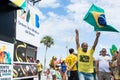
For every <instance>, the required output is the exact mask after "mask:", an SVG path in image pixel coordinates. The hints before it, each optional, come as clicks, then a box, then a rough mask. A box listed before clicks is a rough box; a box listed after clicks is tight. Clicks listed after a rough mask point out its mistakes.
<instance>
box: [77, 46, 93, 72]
mask: <svg viewBox="0 0 120 80" xmlns="http://www.w3.org/2000/svg"><path fill="white" fill-rule="evenodd" d="M93 53H94V50H93V49H90V50H88V51H87V52H83V51H82V48H80V47H79V48H78V71H79V72H85V73H93V72H94V69H93Z"/></svg>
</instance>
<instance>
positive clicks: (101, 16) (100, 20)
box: [84, 4, 118, 32]
mask: <svg viewBox="0 0 120 80" xmlns="http://www.w3.org/2000/svg"><path fill="white" fill-rule="evenodd" d="M84 21H86V22H87V23H89V24H90V25H92V26H94V30H95V31H112V32H118V30H116V29H115V28H113V27H112V26H111V25H108V24H107V22H106V18H105V12H104V10H103V9H102V8H100V7H97V6H96V5H94V4H93V5H92V6H91V7H90V9H89V10H88V12H87V14H86V15H85V17H84Z"/></svg>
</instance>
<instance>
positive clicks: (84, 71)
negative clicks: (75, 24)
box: [75, 29, 100, 80]
mask: <svg viewBox="0 0 120 80" xmlns="http://www.w3.org/2000/svg"><path fill="white" fill-rule="evenodd" d="M75 33H76V48H77V53H78V73H79V79H80V80H94V77H93V72H94V67H93V53H94V51H95V48H96V45H97V43H98V39H99V36H100V32H97V33H96V38H95V41H94V44H93V46H92V48H90V49H89V50H88V44H87V43H86V42H83V43H82V44H81V47H80V43H79V32H78V30H77V29H75Z"/></svg>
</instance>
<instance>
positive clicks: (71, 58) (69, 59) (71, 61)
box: [65, 54, 77, 71]
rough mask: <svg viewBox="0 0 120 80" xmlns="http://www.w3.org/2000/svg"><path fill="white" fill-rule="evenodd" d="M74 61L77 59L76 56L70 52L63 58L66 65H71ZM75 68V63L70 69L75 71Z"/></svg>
mask: <svg viewBox="0 0 120 80" xmlns="http://www.w3.org/2000/svg"><path fill="white" fill-rule="evenodd" d="M76 61H77V57H76V56H75V55H74V54H70V55H69V56H67V57H66V59H65V62H66V63H67V65H68V66H72V65H73V64H74V63H75V62H76ZM68 70H69V69H68ZM76 70H77V67H76V65H75V66H74V67H73V68H72V70H71V71H76Z"/></svg>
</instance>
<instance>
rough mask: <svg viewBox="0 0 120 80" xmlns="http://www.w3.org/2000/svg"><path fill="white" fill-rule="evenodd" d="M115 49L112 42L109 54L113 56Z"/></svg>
mask: <svg viewBox="0 0 120 80" xmlns="http://www.w3.org/2000/svg"><path fill="white" fill-rule="evenodd" d="M116 51H117V47H116V46H115V45H114V44H113V45H112V47H111V48H110V53H111V55H112V56H113V55H114V53H115V52H116Z"/></svg>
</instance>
